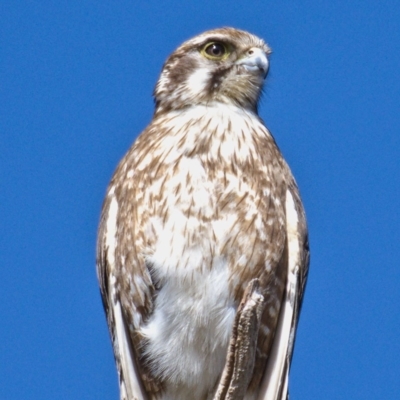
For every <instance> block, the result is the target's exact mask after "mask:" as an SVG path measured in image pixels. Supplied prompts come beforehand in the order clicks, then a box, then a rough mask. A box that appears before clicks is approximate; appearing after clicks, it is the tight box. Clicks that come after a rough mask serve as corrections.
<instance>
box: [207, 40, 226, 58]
mask: <svg viewBox="0 0 400 400" xmlns="http://www.w3.org/2000/svg"><path fill="white" fill-rule="evenodd" d="M202 53H203V55H204V56H205V57H207V58H210V59H211V60H222V59H224V58H226V57H227V56H228V55H229V52H228V49H227V47H226V46H225V45H224V44H223V43H221V42H211V43H207V44H206V45H205V46H204V47H203V50H202Z"/></svg>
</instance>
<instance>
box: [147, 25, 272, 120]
mask: <svg viewBox="0 0 400 400" xmlns="http://www.w3.org/2000/svg"><path fill="white" fill-rule="evenodd" d="M270 53H271V50H270V48H269V47H268V46H267V45H266V44H265V43H264V41H263V40H261V39H259V38H258V37H256V36H254V35H252V34H250V33H248V32H245V31H241V30H237V29H233V28H221V29H215V30H211V31H207V32H204V33H202V34H201V35H198V36H196V37H194V38H193V39H190V40H188V41H187V42H185V43H183V44H182V45H181V46H180V47H178V49H177V50H175V52H174V53H172V54H171V55H170V56H169V57H168V59H167V61H166V62H165V64H164V66H163V69H162V71H161V75H160V78H159V80H158V82H157V85H156V88H155V90H154V97H155V102H156V111H155V113H156V114H158V113H162V112H165V111H169V110H177V109H182V108H186V107H188V106H192V105H198V104H210V103H215V102H220V103H225V104H234V105H237V106H240V107H243V108H247V109H251V110H253V111H256V110H257V103H258V99H259V97H260V94H261V90H262V87H263V84H264V79H265V77H266V75H267V72H268V66H269V63H268V56H269V54H270Z"/></svg>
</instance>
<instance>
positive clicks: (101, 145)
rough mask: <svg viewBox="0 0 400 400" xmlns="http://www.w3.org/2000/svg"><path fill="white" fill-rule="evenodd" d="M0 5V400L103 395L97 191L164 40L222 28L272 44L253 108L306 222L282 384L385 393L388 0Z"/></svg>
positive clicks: (394, 319) (395, 105) (390, 218)
mask: <svg viewBox="0 0 400 400" xmlns="http://www.w3.org/2000/svg"><path fill="white" fill-rule="evenodd" d="M0 16H1V17H0V18H1V25H0V74H1V77H0V102H1V103H0V146H1V147H0V154H1V156H0V177H1V178H0V182H1V192H0V193H1V194H0V196H1V200H0V229H1V234H0V267H1V270H0V271H1V272H0V400H3V399H4V400H9V399H11V400H12V399H21V400H22V399H24V400H27V399H41V400H42V399H44V400H47V399H58V400H62V399H96V400H101V399H104V400H110V399H115V400H116V399H117V398H118V387H117V378H116V372H115V367H114V361H113V355H112V351H111V345H110V341H109V338H108V331H107V328H106V323H105V318H104V315H103V310H102V305H101V301H100V296H99V292H98V286H97V280H96V275H95V266H94V264H95V256H94V254H95V239H96V229H97V223H98V217H99V212H100V207H101V203H102V199H103V195H104V193H105V189H106V185H107V183H108V181H109V179H110V177H111V174H112V172H113V170H114V168H115V166H116V165H117V163H118V161H119V159H120V158H121V157H122V156H123V154H124V153H125V151H126V150H127V149H128V147H129V146H130V144H131V143H132V142H133V140H134V139H135V137H136V135H137V134H138V133H139V132H140V131H141V130H142V129H143V128H144V127H145V126H146V124H147V123H148V122H149V120H150V119H151V116H152V112H153V103H152V98H151V93H152V89H153V87H154V84H155V82H156V80H157V77H158V73H159V71H160V68H161V66H162V64H163V62H164V60H165V58H166V57H167V55H168V54H170V53H171V52H172V51H173V50H174V49H175V48H176V46H178V45H179V44H180V43H182V42H183V41H184V40H186V39H188V38H190V37H192V36H194V35H196V34H198V33H200V32H202V31H204V30H206V29H209V28H214V27H220V26H234V27H238V28H242V29H246V30H249V31H251V32H253V33H256V34H257V35H259V36H261V37H263V38H265V39H266V41H267V42H268V43H269V44H270V45H271V47H272V48H273V50H274V53H273V56H272V59H271V70H270V74H269V77H268V82H267V87H266V92H265V96H264V98H263V101H262V106H261V110H260V113H261V116H262V117H263V118H264V120H265V121H266V123H267V125H268V126H269V127H270V129H271V130H272V132H273V133H274V135H275V137H276V139H277V141H278V144H279V146H280V147H281V149H282V151H283V153H284V155H285V157H286V158H287V160H288V161H289V163H290V165H291V167H292V169H293V171H294V174H295V176H296V178H297V180H298V183H299V186H300V188H301V192H302V196H303V199H304V203H305V207H306V210H307V215H308V220H309V228H310V240H311V249H312V257H311V258H312V262H311V270H310V276H309V281H308V287H307V293H306V297H305V303H304V307H303V312H302V315H301V321H300V325H299V333H298V339H297V343H296V350H295V356H294V361H293V367H292V371H291V382H290V387H291V399H293V400H296V399H298V400H303V399H317V400H320V399H324V400H330V399H363V400H365V399H398V398H399V396H400V395H399V393H400V378H399V377H400V368H399V358H400V344H399V337H400V311H399V304H400V293H399V292H400V290H399V289H400V285H399V283H400V271H399V260H400V235H399V230H400V211H399V208H400V207H399V206H400V178H399V166H400V139H399V134H400V73H399V70H400V3H399V1H398V0H392V1H385V0H382V1H368V0H359V1H357V0H355V1H342V0H337V1H331V0H329V1H328V0H320V1H310V0H304V1H301V2H300V1H295V0H281V1H249V0H246V1H209V0H202V1H200V0H198V1H192V2H186V1H185V2H178V1H159V0H158V1H154V0H151V1H146V2H144V1H143V2H138V1H136V2H135V1H127V0H125V1H118V2H112V1H85V0H80V1H73V0H68V1H67V0H63V1H48V0H42V1H19V0H14V1H10V0H8V1H7V0H5V1H3V2H2V3H1V5H0Z"/></svg>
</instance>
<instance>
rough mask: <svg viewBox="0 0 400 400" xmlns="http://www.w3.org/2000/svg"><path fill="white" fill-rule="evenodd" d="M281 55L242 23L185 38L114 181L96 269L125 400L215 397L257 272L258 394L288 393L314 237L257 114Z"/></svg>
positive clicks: (252, 392) (254, 392)
mask: <svg viewBox="0 0 400 400" xmlns="http://www.w3.org/2000/svg"><path fill="white" fill-rule="evenodd" d="M269 54H270V49H269V47H268V46H267V45H266V44H265V43H264V41H263V40H261V39H259V38H257V37H256V36H254V35H251V34H250V33H247V32H244V31H240V30H236V29H233V28H222V29H216V30H211V31H208V32H205V33H203V34H201V35H199V36H196V37H195V38H193V39H191V40H189V41H187V42H185V43H183V44H182V45H181V46H180V47H179V48H178V49H177V50H176V51H175V52H174V53H172V55H171V56H169V58H168V59H167V61H166V62H165V64H164V66H163V69H162V72H161V76H160V78H159V80H158V82H157V85H156V88H155V91H154V97H155V112H154V117H153V119H152V121H151V123H150V125H149V126H148V127H147V128H146V129H145V130H144V132H142V134H141V135H140V136H139V137H138V139H137V140H136V142H135V143H134V144H133V146H132V147H131V148H130V150H129V151H128V153H127V154H126V155H125V157H124V158H123V159H122V161H121V162H120V164H119V166H118V168H117V170H116V172H115V173H114V176H113V178H112V180H111V182H110V185H109V187H108V190H107V195H106V198H105V201H104V205H103V210H102V215H101V222H100V228H99V236H98V253H97V271H98V277H99V281H100V287H101V294H102V298H103V302H104V306H105V310H106V314H107V321H108V325H109V329H110V334H111V338H112V343H113V348H114V354H115V359H116V364H117V369H118V374H119V381H120V390H121V399H124V400H125V399H126V400H132V399H141V400H142V399H164V400H167V399H168V400H178V399H181V400H183V399H193V400H203V399H204V400H205V399H212V398H213V396H214V394H215V391H216V388H217V386H218V382H219V379H220V377H221V372H222V370H223V368H224V365H225V359H226V356H227V348H228V343H229V340H230V336H231V331H232V327H233V323H234V320H235V314H236V311H237V308H238V304H239V303H240V300H241V298H242V295H243V292H244V289H245V288H246V286H247V285H248V283H249V282H250V281H251V280H252V279H254V278H257V279H258V280H259V282H260V288H261V289H260V290H261V292H262V294H263V296H264V299H265V303H264V308H263V312H262V316H261V325H260V328H259V332H258V340H257V351H256V352H255V354H256V355H255V362H254V369H253V370H252V373H251V379H250V383H249V385H248V386H247V385H246V389H245V391H246V395H245V399H268V400H277V399H279V400H281V399H286V397H287V390H288V389H287V386H288V370H289V365H290V360H291V355H292V349H293V342H294V336H295V331H296V325H297V320H298V315H299V309H300V305H301V301H302V297H303V291H304V286H305V280H306V275H307V268H308V240H307V227H306V221H305V215H304V210H303V207H302V203H301V200H300V196H299V192H298V188H297V186H296V182H295V180H294V178H293V176H292V174H291V172H290V169H289V167H288V166H287V164H286V162H285V161H284V159H283V158H282V155H281V153H280V151H279V149H278V147H277V145H276V143H275V141H274V139H273V137H272V135H271V134H270V132H269V131H268V129H267V128H266V127H265V125H264V123H263V121H262V120H261V119H260V117H259V116H258V113H257V103H258V100H259V97H260V94H261V91H262V87H263V83H264V79H265V77H266V75H267V72H268V65H269V62H268V57H269Z"/></svg>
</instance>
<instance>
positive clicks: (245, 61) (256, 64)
mask: <svg viewBox="0 0 400 400" xmlns="http://www.w3.org/2000/svg"><path fill="white" fill-rule="evenodd" d="M236 64H237V65H242V66H243V67H244V68H245V69H246V70H247V71H249V72H260V73H261V74H262V75H263V78H265V77H266V76H267V73H268V68H269V61H268V57H267V54H266V53H265V52H264V51H263V50H261V49H260V48H258V47H252V48H251V49H249V50H248V51H247V53H246V55H245V57H244V58H241V59H240V60H239V61H238V62H236Z"/></svg>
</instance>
